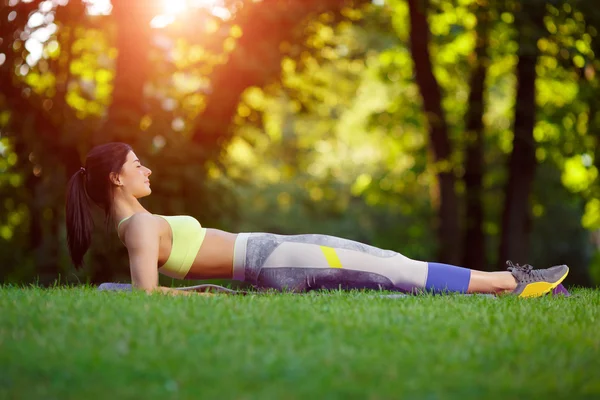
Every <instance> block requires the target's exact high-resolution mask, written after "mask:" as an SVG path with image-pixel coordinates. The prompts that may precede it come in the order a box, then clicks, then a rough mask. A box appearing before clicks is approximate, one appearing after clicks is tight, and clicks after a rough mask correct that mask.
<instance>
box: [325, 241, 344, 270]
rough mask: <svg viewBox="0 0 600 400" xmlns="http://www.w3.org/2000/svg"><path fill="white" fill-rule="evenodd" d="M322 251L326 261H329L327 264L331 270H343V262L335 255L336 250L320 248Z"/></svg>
mask: <svg viewBox="0 0 600 400" xmlns="http://www.w3.org/2000/svg"><path fill="white" fill-rule="evenodd" d="M320 247H321V251H322V252H323V254H324V255H325V259H326V260H327V264H329V266H330V267H331V268H342V262H341V261H340V259H339V257H338V256H337V254H335V249H334V248H333V247H327V246H320Z"/></svg>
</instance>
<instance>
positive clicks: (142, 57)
mask: <svg viewBox="0 0 600 400" xmlns="http://www.w3.org/2000/svg"><path fill="white" fill-rule="evenodd" d="M155 11H156V10H154V9H153V8H152V7H150V6H149V5H148V4H147V3H146V2H145V1H142V0H133V1H132V0H130V1H115V2H113V10H112V15H113V19H114V21H115V23H116V30H117V38H116V47H117V52H118V53H117V59H116V67H115V79H114V81H113V93H112V101H111V104H110V106H109V108H108V115H107V117H106V121H105V123H104V124H103V126H102V128H101V129H99V130H98V131H97V132H96V133H95V135H94V138H93V144H100V143H105V142H108V141H123V142H126V143H130V144H134V143H135V142H136V141H137V140H138V138H139V134H140V129H139V123H140V118H141V117H142V115H143V113H144V85H145V84H146V82H147V80H148V77H149V71H150V59H149V54H150V39H151V33H152V31H151V27H150V21H151V20H152V16H153V12H155Z"/></svg>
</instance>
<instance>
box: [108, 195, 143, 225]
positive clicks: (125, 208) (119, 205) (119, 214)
mask: <svg viewBox="0 0 600 400" xmlns="http://www.w3.org/2000/svg"><path fill="white" fill-rule="evenodd" d="M135 213H148V214H149V213H150V212H149V211H148V210H146V209H145V208H144V207H143V206H142V205H141V204H140V202H139V200H138V199H136V198H135V197H132V198H131V199H123V198H115V200H114V203H113V215H112V217H113V221H114V222H115V226H116V225H117V224H118V223H119V221H121V220H123V219H124V218H127V217H131V216H132V215H133V214H135Z"/></svg>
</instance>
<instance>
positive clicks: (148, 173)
mask: <svg viewBox="0 0 600 400" xmlns="http://www.w3.org/2000/svg"><path fill="white" fill-rule="evenodd" d="M146 169H147V170H148V172H147V176H150V175H152V170H151V169H150V168H146Z"/></svg>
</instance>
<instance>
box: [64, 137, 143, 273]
mask: <svg viewBox="0 0 600 400" xmlns="http://www.w3.org/2000/svg"><path fill="white" fill-rule="evenodd" d="M131 150H132V149H131V146H129V145H128V144H125V143H107V144H103V145H100V146H96V147H94V148H93V149H92V150H90V152H89V153H88V155H87V157H86V160H85V167H81V168H80V170H79V171H77V172H75V174H73V176H72V177H71V179H70V180H69V183H68V187H67V205H66V219H67V221H66V222H67V244H68V247H69V254H70V255H71V259H72V260H73V264H75V267H77V268H79V267H81V266H82V265H83V257H84V256H85V253H86V252H87V251H88V249H89V248H90V244H91V243H92V232H93V230H94V220H93V218H92V210H91V207H92V203H94V204H96V205H97V206H98V207H100V208H101V209H102V210H103V211H104V214H105V218H106V221H107V226H108V221H110V215H111V211H112V208H113V193H114V187H113V184H112V183H111V181H110V173H111V172H115V173H120V172H121V169H122V168H123V164H125V161H126V160H127V154H129V152H130V151H131Z"/></svg>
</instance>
